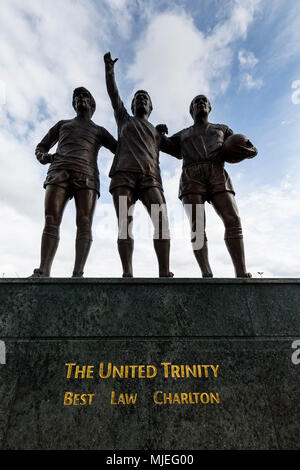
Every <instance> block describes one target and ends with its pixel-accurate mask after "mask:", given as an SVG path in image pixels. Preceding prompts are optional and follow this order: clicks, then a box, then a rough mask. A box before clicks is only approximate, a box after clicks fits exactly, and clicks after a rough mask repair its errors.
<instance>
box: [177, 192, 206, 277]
mask: <svg viewBox="0 0 300 470" xmlns="http://www.w3.org/2000/svg"><path fill="white" fill-rule="evenodd" d="M182 202H183V204H184V206H185V211H186V213H187V215H188V217H189V220H190V226H191V231H192V233H195V232H196V207H197V204H204V200H203V197H202V196H201V194H187V195H186V196H183V198H182ZM188 205H190V209H189V210H188ZM193 241H194V240H193V239H192V242H193ZM193 253H194V256H195V258H196V260H197V263H198V265H199V268H200V270H201V273H202V277H213V273H212V270H211V267H210V264H209V260H208V247H207V237H206V233H205V214H204V244H203V247H202V248H201V249H200V250H194V249H193Z"/></svg>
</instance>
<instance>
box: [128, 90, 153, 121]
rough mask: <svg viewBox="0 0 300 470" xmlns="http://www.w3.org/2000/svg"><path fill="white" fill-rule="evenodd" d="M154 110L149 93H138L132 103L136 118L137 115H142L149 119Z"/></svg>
mask: <svg viewBox="0 0 300 470" xmlns="http://www.w3.org/2000/svg"><path fill="white" fill-rule="evenodd" d="M152 109H153V107H152V101H151V98H150V95H149V93H148V92H147V91H145V90H138V91H136V92H135V94H134V97H133V100H132V102H131V111H132V114H133V115H134V116H135V115H136V114H137V113H138V114H139V113H142V114H146V115H147V117H149V116H150V114H151V111H152Z"/></svg>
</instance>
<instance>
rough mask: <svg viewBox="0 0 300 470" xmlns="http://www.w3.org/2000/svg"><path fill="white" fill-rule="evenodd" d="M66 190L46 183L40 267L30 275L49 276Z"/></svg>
mask: <svg viewBox="0 0 300 470" xmlns="http://www.w3.org/2000/svg"><path fill="white" fill-rule="evenodd" d="M67 202H68V195H67V191H66V190H65V189H64V188H60V187H59V186H55V185H48V186H47V188H46V195H45V226H44V230H43V235H42V243H41V262H40V267H39V268H38V269H35V270H34V273H33V275H32V277H49V276H50V271H51V266H52V262H53V259H54V256H55V253H56V250H57V247H58V243H59V227H60V224H61V220H62V216H63V212H64V209H65V207H66V204H67Z"/></svg>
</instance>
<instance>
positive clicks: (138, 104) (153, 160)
mask: <svg viewBox="0 0 300 470" xmlns="http://www.w3.org/2000/svg"><path fill="white" fill-rule="evenodd" d="M117 60H118V59H115V60H112V58H111V55H110V52H108V53H107V54H105V56H104V62H105V72H106V73H105V75H106V86H107V91H108V94H109V97H110V100H111V104H112V107H113V109H114V113H115V119H116V122H117V126H118V148H117V152H116V155H115V158H114V161H113V164H112V167H111V170H110V173H109V176H110V177H111V184H110V192H111V193H112V196H113V202H114V206H115V210H116V214H117V217H118V222H119V236H118V251H119V255H120V258H121V262H122V267H123V277H132V276H133V270H132V254H133V246H134V241H133V238H132V234H131V233H130V227H131V226H132V215H131V214H132V210H133V207H134V204H135V203H136V201H137V200H138V199H140V200H141V201H142V203H143V204H144V206H145V207H146V210H147V212H148V213H149V215H150V216H151V220H152V222H153V224H154V237H153V238H154V240H153V241H154V249H155V252H156V256H157V259H158V264H159V276H160V277H173V273H171V272H170V270H169V253H170V234H169V224H168V215H167V209H166V201H165V197H164V193H163V187H162V181H161V175H160V168H159V150H160V149H161V150H163V151H166V150H167V147H168V143H166V144H165V147H164V145H162V132H161V131H159V130H158V129H157V128H155V127H154V126H153V125H152V124H151V123H150V122H149V121H148V118H149V115H150V113H151V111H152V102H151V98H150V96H149V94H148V93H147V92H146V91H144V90H138V91H137V92H136V93H135V95H134V97H133V100H132V105H131V111H132V113H133V116H130V115H129V114H128V112H127V110H126V109H125V106H124V104H123V102H122V100H121V98H120V96H119V92H118V88H117V85H116V82H115V76H114V64H115V62H116V61H117ZM158 127H162V129H163V130H164V131H166V130H167V129H166V126H164V125H160V126H158ZM124 199H125V201H126V207H125V211H123V210H121V206H120V201H123V200H124ZM154 205H156V206H159V208H160V211H159V220H158V221H157V222H158V223H156V221H155V220H154V218H153V212H152V208H153V207H154ZM130 208H131V209H130ZM157 225H159V226H157ZM120 234H122V236H121V235H120Z"/></svg>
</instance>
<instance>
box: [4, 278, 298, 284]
mask: <svg viewBox="0 0 300 470" xmlns="http://www.w3.org/2000/svg"><path fill="white" fill-rule="evenodd" d="M1 284H29V285H34V284H100V285H101V284H120V285H124V284H129V285H136V284H146V285H152V284H167V285H172V284H187V285H188V284H207V285H215V284H233V285H234V284H238V285H239V284H300V278H250V279H249V278H204V279H202V278H180V277H178V278H152V277H135V278H105V277H103V278H101V277H87V278H67V277H51V278H1V279H0V285H1Z"/></svg>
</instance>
